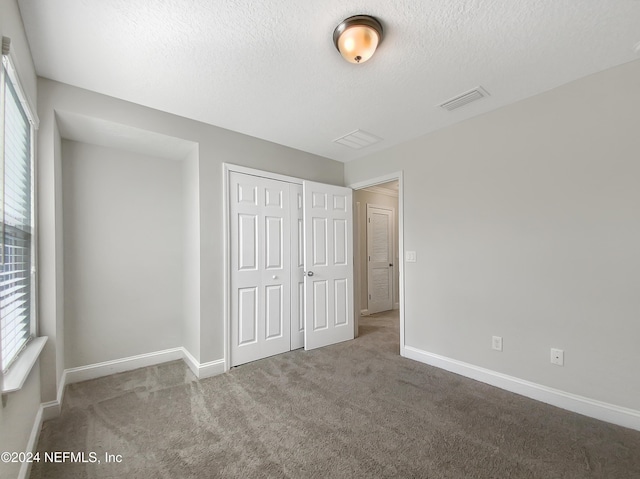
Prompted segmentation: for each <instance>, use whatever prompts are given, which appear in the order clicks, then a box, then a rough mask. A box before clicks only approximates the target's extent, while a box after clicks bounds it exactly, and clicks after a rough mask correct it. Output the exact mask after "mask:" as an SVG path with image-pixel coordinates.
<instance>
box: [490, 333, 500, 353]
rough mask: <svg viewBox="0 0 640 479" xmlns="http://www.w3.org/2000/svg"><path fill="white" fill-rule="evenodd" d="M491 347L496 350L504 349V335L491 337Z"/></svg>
mask: <svg viewBox="0 0 640 479" xmlns="http://www.w3.org/2000/svg"><path fill="white" fill-rule="evenodd" d="M491 348H492V349H495V350H496V351H502V336H494V337H493V338H492V339H491Z"/></svg>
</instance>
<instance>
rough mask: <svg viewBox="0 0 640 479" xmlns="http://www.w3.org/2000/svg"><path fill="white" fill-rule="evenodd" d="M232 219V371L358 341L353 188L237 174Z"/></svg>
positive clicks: (234, 174) (231, 197) (231, 190)
mask: <svg viewBox="0 0 640 479" xmlns="http://www.w3.org/2000/svg"><path fill="white" fill-rule="evenodd" d="M303 190H304V193H303ZM229 217H230V222H229V226H230V235H229V240H230V249H229V250H230V254H231V258H230V265H231V274H230V281H231V284H230V292H231V298H230V300H231V301H230V306H231V307H230V316H231V317H230V323H231V324H230V342H231V345H230V346H231V348H230V360H231V366H238V365H240V364H244V363H247V362H250V361H255V360H257V359H262V358H266V357H268V356H272V355H274V354H280V353H284V352H287V351H290V350H292V349H297V348H301V347H302V346H304V347H305V348H306V349H313V348H317V347H320V346H325V345H328V344H332V343H335V342H338V341H345V340H347V339H353V337H354V330H353V284H352V276H353V263H352V261H353V259H352V256H353V255H352V237H351V224H352V219H351V190H350V189H348V188H340V187H335V186H330V185H323V184H320V183H311V182H306V181H305V182H303V185H300V184H295V183H288V182H285V181H278V180H273V179H269V178H264V177H260V176H253V175H248V174H244V173H237V172H231V173H230V177H229ZM305 266H308V267H307V268H306V269H305ZM304 271H307V273H306V276H305V273H304ZM314 274H315V276H314ZM309 326H311V328H310V329H309Z"/></svg>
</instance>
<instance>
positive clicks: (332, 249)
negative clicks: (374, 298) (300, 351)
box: [303, 181, 355, 349]
mask: <svg viewBox="0 0 640 479" xmlns="http://www.w3.org/2000/svg"><path fill="white" fill-rule="evenodd" d="M303 190H304V239H305V241H304V246H305V330H304V334H305V336H304V347H305V349H314V348H319V347H322V346H327V345H329V344H334V343H338V342H340V341H347V340H349V339H353V337H354V332H355V331H354V325H353V236H352V235H353V228H352V223H353V217H352V207H353V204H352V191H351V189H349V188H343V187H339V186H332V185H325V184H323V183H314V182H311V181H305V182H304V183H303Z"/></svg>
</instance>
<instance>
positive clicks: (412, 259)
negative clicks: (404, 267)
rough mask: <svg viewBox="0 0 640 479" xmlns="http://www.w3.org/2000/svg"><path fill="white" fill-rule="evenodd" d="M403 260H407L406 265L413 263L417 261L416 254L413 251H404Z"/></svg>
mask: <svg viewBox="0 0 640 479" xmlns="http://www.w3.org/2000/svg"><path fill="white" fill-rule="evenodd" d="M405 258H406V260H407V263H415V262H416V261H417V259H416V252H415V251H405Z"/></svg>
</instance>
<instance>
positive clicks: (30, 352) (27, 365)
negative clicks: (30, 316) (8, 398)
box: [2, 336, 47, 394]
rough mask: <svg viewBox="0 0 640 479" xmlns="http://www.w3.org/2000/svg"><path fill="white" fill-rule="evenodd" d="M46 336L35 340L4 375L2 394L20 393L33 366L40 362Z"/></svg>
mask: <svg viewBox="0 0 640 479" xmlns="http://www.w3.org/2000/svg"><path fill="white" fill-rule="evenodd" d="M46 342H47V337H46V336H41V337H39V338H33V339H32V340H31V341H30V342H29V344H27V347H26V348H25V349H24V351H22V352H21V353H20V357H18V359H16V362H15V363H13V364H12V365H11V367H10V368H9V371H7V373H6V374H5V375H4V377H3V381H2V394H7V393H12V392H15V391H19V390H20V389H22V386H24V382H25V381H26V380H27V376H29V373H30V372H31V369H32V368H33V365H34V364H35V363H36V361H37V360H38V357H39V356H40V353H41V352H42V349H43V348H44V345H45V343H46Z"/></svg>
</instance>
